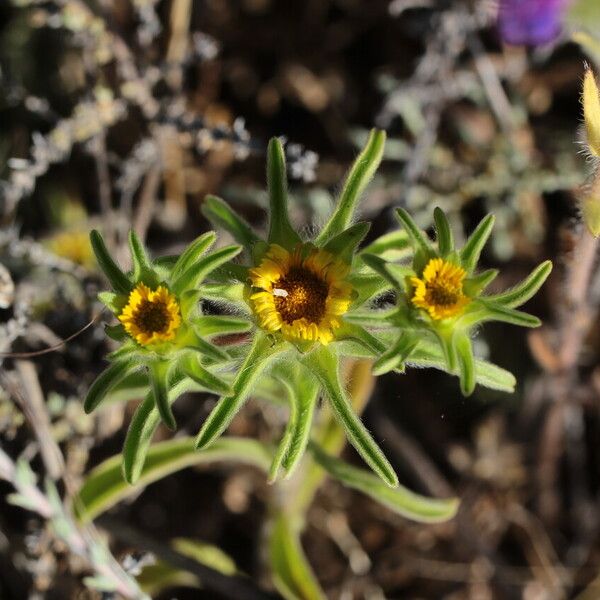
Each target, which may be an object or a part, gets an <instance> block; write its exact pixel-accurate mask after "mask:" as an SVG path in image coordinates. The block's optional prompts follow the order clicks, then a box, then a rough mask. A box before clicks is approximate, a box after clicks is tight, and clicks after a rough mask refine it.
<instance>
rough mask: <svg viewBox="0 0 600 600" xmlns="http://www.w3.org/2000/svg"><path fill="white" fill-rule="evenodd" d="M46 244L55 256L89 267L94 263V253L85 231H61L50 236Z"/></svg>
mask: <svg viewBox="0 0 600 600" xmlns="http://www.w3.org/2000/svg"><path fill="white" fill-rule="evenodd" d="M47 246H48V248H49V249H50V250H51V251H52V252H54V254H56V256H60V257H62V258H66V259H68V260H70V261H72V262H74V263H77V264H79V265H82V266H84V267H91V266H92V265H93V264H94V261H93V258H94V254H93V253H92V245H91V244H90V238H89V234H88V232H87V231H62V232H60V233H57V234H56V235H54V236H52V238H50V239H49V240H48V242H47Z"/></svg>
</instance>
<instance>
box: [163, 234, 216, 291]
mask: <svg viewBox="0 0 600 600" xmlns="http://www.w3.org/2000/svg"><path fill="white" fill-rule="evenodd" d="M216 239H217V234H216V233H215V232H214V231H207V232H206V233H203V234H202V235H200V236H198V237H197V238H196V239H195V240H194V241H193V242H192V243H191V244H190V245H189V246H188V247H187V248H186V249H185V250H184V251H183V253H182V254H181V255H180V256H179V258H178V259H177V260H176V262H175V264H174V265H173V270H172V271H171V279H172V280H175V279H177V277H179V275H181V273H183V272H184V271H187V269H189V267H191V266H192V265H193V264H194V263H195V262H196V261H197V260H198V259H199V258H200V257H201V256H202V255H203V254H204V253H205V252H207V251H208V249H209V248H211V246H212V245H213V244H214V243H215V241H216Z"/></svg>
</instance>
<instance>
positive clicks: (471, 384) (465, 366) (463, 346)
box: [454, 333, 475, 396]
mask: <svg viewBox="0 0 600 600" xmlns="http://www.w3.org/2000/svg"><path fill="white" fill-rule="evenodd" d="M454 345H455V347H456V355H457V356H458V372H459V377H460V390H461V392H462V394H463V396H470V395H471V394H472V393H473V390H474V389H475V360H474V358H473V346H472V344H471V339H470V338H469V336H468V335H466V334H465V333H463V334H460V335H457V336H455V339H454Z"/></svg>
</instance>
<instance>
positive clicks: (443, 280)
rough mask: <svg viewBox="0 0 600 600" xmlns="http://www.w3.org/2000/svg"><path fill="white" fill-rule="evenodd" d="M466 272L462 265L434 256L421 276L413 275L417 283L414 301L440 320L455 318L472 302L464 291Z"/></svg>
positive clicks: (412, 280) (418, 306)
mask: <svg viewBox="0 0 600 600" xmlns="http://www.w3.org/2000/svg"><path fill="white" fill-rule="evenodd" d="M466 274H467V273H466V271H465V270H464V269H463V268H462V267H459V266H458V265H455V264H453V263H451V262H447V261H445V260H443V259H441V258H432V259H431V260H430V261H429V262H428V263H427V265H426V266H425V268H424V269H423V274H422V275H421V278H419V277H411V278H410V282H411V283H412V284H413V286H414V294H413V297H412V299H411V300H412V303H413V304H414V305H415V306H416V307H417V308H422V309H424V310H426V311H427V312H428V313H429V316H430V317H431V318H432V319H434V320H436V321H437V320H440V319H448V318H450V317H455V316H456V315H458V314H460V313H461V312H462V311H463V309H464V307H465V306H466V305H467V304H468V303H469V302H470V301H471V299H470V298H469V297H468V296H465V295H464V293H463V279H464V278H465V275H466Z"/></svg>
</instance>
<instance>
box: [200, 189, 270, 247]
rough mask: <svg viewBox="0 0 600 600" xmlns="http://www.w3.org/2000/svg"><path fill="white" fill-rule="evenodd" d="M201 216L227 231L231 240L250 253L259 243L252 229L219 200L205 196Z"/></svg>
mask: <svg viewBox="0 0 600 600" xmlns="http://www.w3.org/2000/svg"><path fill="white" fill-rule="evenodd" d="M202 214H203V215H204V216H205V217H206V218H207V219H208V220H209V221H210V222H211V223H213V225H216V226H218V227H221V228H222V229H225V231H228V232H229V233H230V234H231V235H232V236H233V239H234V240H235V241H236V242H238V244H242V246H244V248H246V250H248V252H251V251H252V247H253V246H254V244H255V243H256V242H258V241H260V238H259V237H258V235H256V233H254V230H253V229H252V227H250V225H249V224H248V223H247V222H246V221H245V220H244V219H242V217H240V216H239V215H238V214H237V213H236V212H235V211H234V210H232V209H231V207H230V206H229V205H228V204H227V203H226V202H224V201H223V200H221V198H217V197H216V196H210V195H209V196H206V198H205V200H204V202H203V204H202Z"/></svg>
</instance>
